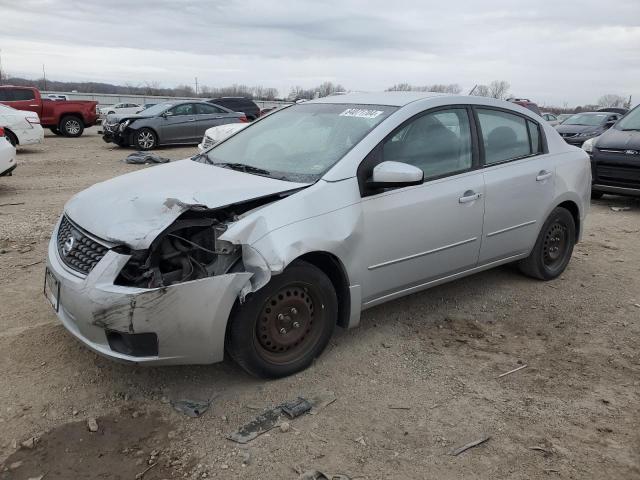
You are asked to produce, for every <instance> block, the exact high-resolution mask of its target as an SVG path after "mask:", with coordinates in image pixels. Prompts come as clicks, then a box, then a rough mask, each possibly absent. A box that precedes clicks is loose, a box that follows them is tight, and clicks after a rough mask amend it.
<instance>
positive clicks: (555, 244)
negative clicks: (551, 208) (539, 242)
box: [542, 222, 569, 269]
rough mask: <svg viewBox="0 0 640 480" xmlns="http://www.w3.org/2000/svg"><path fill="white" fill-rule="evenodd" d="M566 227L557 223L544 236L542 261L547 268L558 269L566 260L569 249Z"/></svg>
mask: <svg viewBox="0 0 640 480" xmlns="http://www.w3.org/2000/svg"><path fill="white" fill-rule="evenodd" d="M568 233H569V232H568V229H567V227H566V225H563V224H562V223H560V222H555V223H553V224H551V225H550V226H549V228H548V229H547V232H546V233H545V236H544V243H543V247H542V259H543V263H544V265H545V266H546V267H548V268H551V269H555V268H558V267H559V266H560V265H562V263H563V262H564V260H565V257H566V253H567V249H568V247H569V235H568Z"/></svg>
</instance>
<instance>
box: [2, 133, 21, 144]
mask: <svg viewBox="0 0 640 480" xmlns="http://www.w3.org/2000/svg"><path fill="white" fill-rule="evenodd" d="M4 135H5V137H7V140H9V143H10V144H11V145H13V146H14V147H16V146H18V137H16V135H15V133H13V132H10V131H9V130H5V132H4Z"/></svg>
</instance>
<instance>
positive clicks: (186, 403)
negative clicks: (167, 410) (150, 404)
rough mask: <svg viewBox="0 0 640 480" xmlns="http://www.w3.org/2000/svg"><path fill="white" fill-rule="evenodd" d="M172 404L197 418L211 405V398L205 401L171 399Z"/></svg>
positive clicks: (180, 410) (187, 414)
mask: <svg viewBox="0 0 640 480" xmlns="http://www.w3.org/2000/svg"><path fill="white" fill-rule="evenodd" d="M171 406H172V407H173V408H174V409H176V410H177V411H178V412H180V413H183V414H185V415H186V416H187V417H191V418H197V417H199V416H201V415H202V414H204V413H205V412H206V411H207V410H209V407H210V406H211V400H207V401H204V402H201V401H198V400H187V399H182V400H171Z"/></svg>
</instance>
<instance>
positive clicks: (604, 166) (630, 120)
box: [583, 107, 640, 198]
mask: <svg viewBox="0 0 640 480" xmlns="http://www.w3.org/2000/svg"><path fill="white" fill-rule="evenodd" d="M583 148H584V149H585V150H586V151H587V152H589V155H590V156H591V175H592V178H593V185H592V187H591V197H592V198H600V197H602V195H603V194H605V193H611V194H615V195H630V196H640V107H636V108H634V109H633V110H631V111H630V112H629V113H627V114H626V115H625V116H624V117H623V118H621V119H620V120H618V122H617V123H616V124H615V125H614V126H613V127H611V128H610V129H608V130H607V131H605V132H604V133H603V134H602V135H600V136H599V137H597V138H596V139H594V140H589V141H588V142H585V144H584V145H583Z"/></svg>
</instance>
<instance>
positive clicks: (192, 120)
mask: <svg viewBox="0 0 640 480" xmlns="http://www.w3.org/2000/svg"><path fill="white" fill-rule="evenodd" d="M188 121H189V122H195V121H196V119H195V118H190V119H189V120H188Z"/></svg>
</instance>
